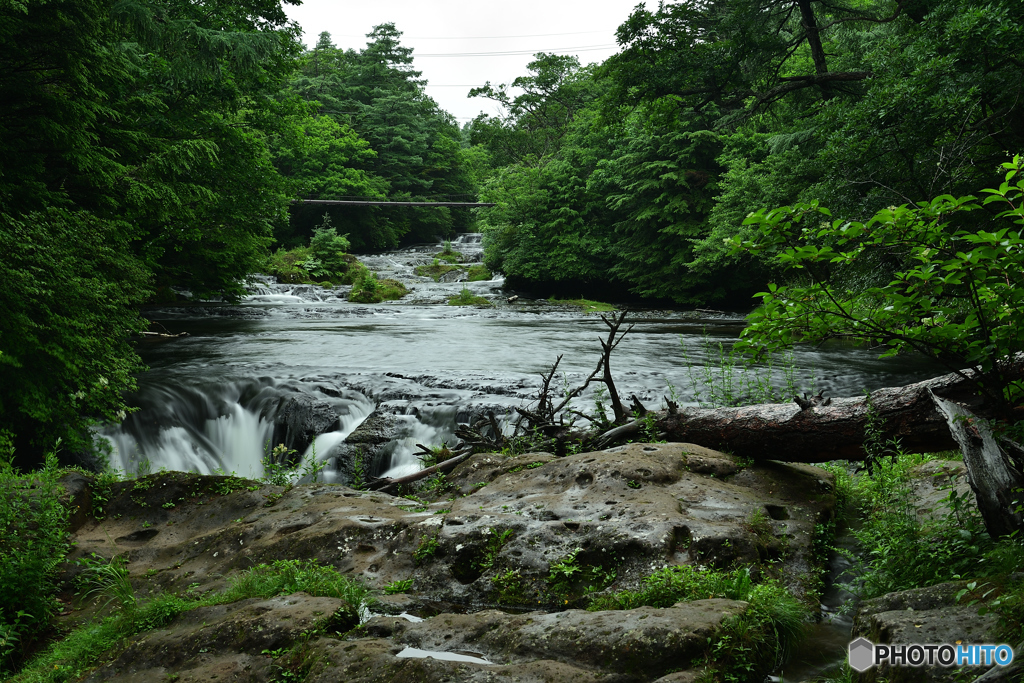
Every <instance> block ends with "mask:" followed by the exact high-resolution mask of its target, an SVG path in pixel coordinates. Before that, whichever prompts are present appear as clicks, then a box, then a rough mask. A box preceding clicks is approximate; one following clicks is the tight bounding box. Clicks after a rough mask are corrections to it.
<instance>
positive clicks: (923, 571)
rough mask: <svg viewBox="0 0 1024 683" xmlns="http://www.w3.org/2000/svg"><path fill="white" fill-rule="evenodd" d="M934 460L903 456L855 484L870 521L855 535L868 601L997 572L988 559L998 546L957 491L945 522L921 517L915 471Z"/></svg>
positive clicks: (863, 590) (881, 464)
mask: <svg viewBox="0 0 1024 683" xmlns="http://www.w3.org/2000/svg"><path fill="white" fill-rule="evenodd" d="M932 458H933V456H930V455H909V454H904V453H899V454H898V455H897V457H896V458H894V459H892V460H883V461H880V462H879V463H877V466H876V468H875V472H874V474H873V475H872V476H871V477H861V478H860V479H858V480H857V482H856V483H855V485H854V495H855V497H856V498H857V499H858V501H859V504H860V506H861V513H862V516H863V517H864V525H863V527H862V528H861V529H859V530H857V531H854V535H855V536H856V538H857V541H858V543H859V544H860V545H861V547H862V549H863V551H864V554H865V558H866V559H865V561H864V562H863V563H862V567H861V575H860V578H859V580H860V582H861V585H860V592H861V594H862V595H863V596H864V597H874V596H876V595H882V594H884V593H889V592H891V591H897V590H906V589H909V588H918V587H923V586H931V585H934V584H937V583H942V582H943V581H949V580H951V579H954V578H957V577H959V576H961V575H964V576H967V575H971V576H977V572H978V571H979V570H981V571H983V572H990V571H993V570H994V569H995V567H989V566H988V565H990V564H992V563H991V562H986V561H984V560H985V557H986V555H987V554H989V553H991V552H993V551H995V550H996V548H997V544H996V543H995V542H994V541H993V540H992V539H991V538H990V537H989V535H988V533H986V531H985V528H984V524H983V523H982V520H981V514H980V513H979V512H978V510H977V508H976V507H975V506H974V505H973V503H970V502H969V501H966V500H964V499H963V498H962V497H960V496H958V495H957V494H956V491H955V490H954V489H951V490H950V496H949V497H948V498H947V499H946V505H947V513H946V515H945V516H944V517H943V519H941V520H937V521H930V522H922V521H921V520H920V519H919V518H918V515H917V508H918V504H917V499H916V497H915V496H914V494H913V491H912V489H911V486H910V470H911V469H912V468H913V467H915V466H916V465H919V464H921V463H922V462H926V461H927V460H930V459H932ZM1008 543H1011V544H1012V543H1013V542H1012V541H1010V542H1008Z"/></svg>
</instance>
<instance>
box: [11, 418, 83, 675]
mask: <svg viewBox="0 0 1024 683" xmlns="http://www.w3.org/2000/svg"><path fill="white" fill-rule="evenodd" d="M9 437H10V435H9V434H7V433H4V432H0V586H2V587H3V590H0V677H2V676H3V674H4V672H5V671H7V670H8V669H9V668H10V665H11V664H13V663H15V662H16V660H17V659H18V658H19V655H20V653H21V652H24V651H27V649H28V648H30V647H31V646H32V645H33V643H34V641H35V639H36V638H37V636H38V634H39V632H40V631H42V630H44V629H45V628H46V627H47V626H48V625H49V620H50V617H51V616H52V615H53V614H54V612H55V611H56V608H57V599H56V586H55V578H56V574H57V571H58V570H59V568H60V565H61V563H62V562H63V561H64V557H65V555H66V554H67V551H68V543H67V520H68V511H67V508H66V507H65V506H64V505H63V504H62V503H61V496H62V495H63V494H64V489H63V488H61V486H60V484H59V483H58V481H57V479H58V477H59V474H60V472H59V471H58V469H57V459H56V456H54V455H53V454H50V456H49V457H48V458H47V461H46V466H45V467H44V468H42V469H41V470H39V471H38V472H32V473H30V474H22V473H20V472H18V470H17V469H16V468H15V467H14V465H13V460H14V447H13V446H12V444H11V442H10V438H9Z"/></svg>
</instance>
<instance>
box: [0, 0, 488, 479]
mask: <svg viewBox="0 0 1024 683" xmlns="http://www.w3.org/2000/svg"><path fill="white" fill-rule="evenodd" d="M283 1H284V2H292V1H294V0H283ZM299 33H300V31H299V28H298V27H297V26H296V25H294V24H292V23H290V22H289V21H288V19H287V17H286V15H285V13H284V10H283V8H282V5H281V2H279V1H278V0H272V1H270V2H265V1H263V0H246V1H243V2H241V3H231V4H223V3H221V4H215V5H210V6H206V5H204V6H203V7H202V8H199V7H198V6H196V5H194V4H190V3H181V2H168V3H155V2H151V1H150V0H127V1H125V2H113V0H86V1H85V2H79V1H78V0H75V1H74V2H72V1H71V0H55V1H53V2H38V1H35V0H32V1H29V2H19V1H18V0H14V1H12V2H6V3H3V4H0V253H2V254H3V260H2V261H0V278H2V279H3V282H4V285H5V292H6V296H4V297H3V299H2V301H0V429H6V430H9V431H10V432H12V433H13V434H14V435H15V436H14V438H15V440H16V441H17V443H18V445H19V448H18V457H19V458H22V459H23V460H25V462H26V464H27V463H28V462H38V461H39V459H40V458H39V455H38V454H39V453H41V452H42V450H43V449H45V448H48V447H49V446H52V444H53V442H54V440H55V439H57V438H63V439H64V441H65V444H66V446H67V453H68V454H70V455H71V456H74V455H75V454H76V453H81V452H83V451H87V450H89V449H91V448H92V444H91V439H90V437H89V426H90V425H91V424H93V423H95V422H96V421H110V420H116V419H121V418H123V417H124V411H125V406H124V404H123V401H122V399H121V396H122V394H123V392H124V391H125V390H130V389H131V388H132V387H133V382H134V380H133V373H134V372H136V371H138V370H139V369H140V367H139V361H138V357H137V356H136V355H135V353H134V350H133V349H132V346H131V342H130V336H131V335H132V334H133V333H136V332H139V331H141V330H143V329H144V328H145V325H146V321H145V320H143V319H142V318H141V317H140V316H139V313H138V310H139V306H140V305H141V304H143V303H145V302H146V301H149V300H156V301H165V300H172V299H174V298H176V297H177V294H176V293H175V292H176V291H179V288H180V289H184V290H188V291H189V292H191V294H192V295H193V296H197V297H209V296H222V297H225V298H227V299H229V300H230V299H233V298H237V297H238V296H240V295H241V294H243V292H244V289H243V281H244V278H245V277H246V276H247V275H249V274H250V273H253V272H256V271H260V270H263V269H264V268H265V267H266V266H267V260H268V250H269V248H270V247H271V245H272V244H273V243H274V241H275V237H276V238H277V239H278V240H279V241H285V242H287V244H286V245H285V246H287V247H298V248H301V249H305V250H306V252H305V253H302V254H290V253H288V252H283V253H281V254H280V258H279V259H278V261H280V263H276V264H275V263H274V262H271V265H272V266H275V267H278V269H280V270H284V271H288V272H289V274H290V275H293V276H294V278H295V279H297V280H299V281H305V280H310V279H315V280H317V281H330V280H335V281H344V280H346V279H347V281H350V282H351V281H353V280H357V279H359V278H360V277H362V275H363V271H362V270H361V269H360V268H359V267H358V266H357V265H356V264H354V259H352V257H350V256H346V254H345V252H347V251H348V250H349V248H350V247H355V248H356V249H360V248H362V249H366V248H381V247H387V246H394V245H396V244H397V243H398V241H399V240H401V239H403V238H406V239H427V238H434V237H435V236H436V235H438V234H446V233H448V232H450V231H451V230H453V229H464V228H465V227H466V226H467V225H468V221H469V217H468V214H467V213H466V212H464V211H463V212H462V214H457V213H454V212H452V211H450V210H448V209H423V210H408V211H405V212H397V213H390V214H389V213H384V212H382V211H380V210H377V209H365V210H354V211H347V212H343V211H332V212H330V213H331V214H332V215H333V218H334V225H333V226H332V225H331V219H330V217H325V215H324V213H325V212H324V210H323V208H322V207H320V208H319V210H314V209H312V208H311V207H302V206H300V207H298V208H295V209H290V205H291V202H292V200H293V198H296V197H299V198H321V199H323V198H326V199H336V198H342V197H347V196H353V195H354V196H360V197H370V198H385V197H387V198H390V199H403V198H413V197H415V198H426V197H432V196H435V195H437V194H442V195H449V194H467V195H472V193H473V192H474V191H475V176H474V175H473V171H472V170H471V169H472V168H474V167H476V168H479V167H480V165H481V164H480V160H479V159H477V160H476V161H475V162H473V163H470V160H469V159H468V158H464V155H463V151H462V143H461V132H460V131H459V129H458V127H457V126H456V125H455V124H454V122H453V121H452V119H451V117H450V116H448V115H447V114H445V113H444V112H441V111H440V110H439V109H438V108H437V105H436V104H435V103H434V102H433V101H432V100H430V99H429V98H427V97H426V96H425V95H424V94H423V87H422V81H420V80H418V76H419V74H418V72H416V71H413V70H412V68H411V62H412V57H411V50H410V49H409V48H404V47H402V46H401V45H400V43H399V37H400V35H401V34H400V33H399V32H398V31H397V30H396V29H395V27H394V26H393V25H391V24H385V25H382V26H380V27H377V28H376V29H374V31H373V33H371V34H370V36H369V38H370V41H369V43H368V45H367V47H366V49H365V50H363V51H360V52H356V51H351V50H350V51H347V52H343V51H340V50H338V49H336V48H334V47H333V45H331V43H330V37H329V36H327V35H326V34H324V35H323V36H321V38H320V41H319V43H318V44H317V45H316V47H314V48H313V49H311V50H305V49H303V47H302V45H301V44H300V43H299V42H298V36H299ZM477 157H479V154H478V155H477ZM484 165H485V166H486V164H484ZM315 226H322V227H323V228H324V230H321V231H314V230H313V228H314V227H315ZM338 232H341V233H347V236H346V237H343V236H342V235H339V234H338ZM307 245H308V246H307ZM172 288H174V289H172Z"/></svg>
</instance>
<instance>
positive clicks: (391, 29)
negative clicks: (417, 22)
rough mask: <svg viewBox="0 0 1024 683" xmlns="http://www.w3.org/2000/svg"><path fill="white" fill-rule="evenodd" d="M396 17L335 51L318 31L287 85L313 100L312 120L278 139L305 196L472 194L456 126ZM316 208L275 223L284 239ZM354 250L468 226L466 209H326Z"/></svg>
mask: <svg viewBox="0 0 1024 683" xmlns="http://www.w3.org/2000/svg"><path fill="white" fill-rule="evenodd" d="M401 35H402V34H401V32H400V31H398V30H397V29H396V28H395V25H394V24H382V25H380V26H377V27H376V28H374V30H373V32H372V33H370V34H369V36H368V38H369V42H368V43H367V46H366V48H365V49H364V50H361V51H358V52H356V51H354V50H341V49H339V48H338V47H336V46H335V45H334V44H333V43H332V42H331V36H330V34H328V33H322V34H321V35H320V38H319V41H318V42H317V44H316V47H314V48H313V49H312V50H309V51H307V52H306V53H305V54H304V55H303V56H302V58H301V59H300V62H299V67H298V70H297V71H296V73H295V75H294V76H293V77H292V79H291V81H290V82H289V85H288V92H289V93H291V94H293V95H294V96H296V97H298V98H301V99H302V100H304V101H306V102H308V103H310V104H311V105H312V106H313V108H314V111H315V114H316V116H315V118H314V123H312V124H309V125H307V127H306V129H305V130H304V131H302V132H300V133H298V134H297V136H296V137H295V138H294V140H288V139H281V140H280V141H279V142H280V148H277V146H275V150H276V152H275V153H276V158H277V160H278V164H279V167H280V168H281V170H282V173H283V174H284V175H285V176H286V177H287V178H288V179H289V180H290V181H291V183H292V185H291V186H292V188H293V190H294V192H295V193H296V194H297V195H298V196H299V197H301V198H304V199H352V198H356V199H374V198H376V199H383V198H385V197H387V198H388V199H391V200H394V201H414V200H418V201H428V200H432V199H448V198H452V197H454V198H455V199H456V200H467V199H472V197H473V196H474V194H475V191H476V185H475V182H474V180H473V178H472V176H471V171H470V163H469V161H468V160H467V159H466V158H465V155H464V152H463V149H462V133H461V131H460V130H459V127H458V125H456V123H455V121H454V119H453V118H452V117H451V116H450V115H449V114H448V113H446V112H444V111H442V110H441V109H440V108H439V107H438V106H437V103H436V102H434V101H433V100H432V99H431V98H429V97H428V96H427V95H426V94H424V92H423V86H424V84H425V82H424V81H422V80H421V79H420V72H419V71H416V70H415V69H413V67H412V61H413V58H412V49H411V48H408V47H403V46H402V45H401V42H400V38H401ZM323 213H324V211H323V207H322V206H315V205H311V206H307V207H299V208H298V209H297V210H296V212H295V215H294V216H293V220H292V223H291V225H290V226H288V227H287V228H282V229H281V230H279V233H278V236H279V238H280V239H281V240H282V241H284V242H285V243H287V244H288V245H289V246H294V243H295V242H297V241H301V240H303V239H304V238H305V236H306V235H308V232H309V229H310V228H311V227H312V226H313V225H315V224H317V223H319V221H320V218H321V216H322V215H323ZM330 214H331V216H332V218H333V219H334V222H335V224H336V225H337V226H338V227H339V229H340V230H342V231H343V232H347V233H349V238H350V239H351V241H352V245H353V246H354V247H355V248H356V249H357V250H358V249H363V250H365V249H385V248H389V247H394V246H396V245H397V244H398V243H399V241H400V240H403V239H407V240H408V239H413V240H427V239H434V238H436V236H438V235H447V234H449V233H451V232H452V231H455V230H466V229H467V228H468V227H469V221H470V217H469V214H468V212H467V210H465V209H449V208H402V209H396V208H394V207H388V208H386V209H383V208H380V207H331V208H330Z"/></svg>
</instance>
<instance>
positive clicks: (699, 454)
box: [68, 444, 834, 607]
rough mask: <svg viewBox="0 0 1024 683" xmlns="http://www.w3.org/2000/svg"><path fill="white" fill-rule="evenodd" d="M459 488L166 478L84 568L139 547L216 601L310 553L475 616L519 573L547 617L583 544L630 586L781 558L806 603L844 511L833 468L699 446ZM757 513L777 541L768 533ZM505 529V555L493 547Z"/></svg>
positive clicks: (473, 463)
mask: <svg viewBox="0 0 1024 683" xmlns="http://www.w3.org/2000/svg"><path fill="white" fill-rule="evenodd" d="M450 478H451V481H452V482H453V483H454V484H455V485H456V486H458V487H460V489H462V490H465V491H467V492H468V493H469V495H466V496H465V497H460V498H457V499H456V500H453V501H449V500H444V499H442V500H441V501H439V502H436V503H431V504H427V505H421V504H420V503H418V502H416V501H412V500H408V499H404V498H399V497H396V496H390V495H386V494H383V493H376V492H364V491H354V490H352V489H349V488H347V487H344V486H338V485H325V484H312V485H302V486H296V487H294V488H282V487H274V486H260V485H259V484H258V483H256V482H248V481H245V480H239V479H232V478H228V477H206V476H200V475H191V474H184V473H174V472H172V473H164V474H158V475H151V476H149V477H146V478H144V479H140V480H136V481H129V482H123V483H120V484H116V485H115V486H114V487H113V488H112V490H111V492H110V501H109V502H108V503H107V504H106V506H105V511H106V517H105V519H103V520H101V521H96V520H91V521H89V522H88V523H86V524H85V525H84V526H83V527H82V528H81V529H79V530H78V532H77V533H76V534H75V539H74V540H75V541H76V543H77V546H76V548H75V552H74V553H73V554H72V557H71V559H72V560H74V559H77V557H79V556H82V555H88V553H91V552H95V553H97V554H98V555H101V556H103V557H111V556H112V555H114V554H117V553H120V552H124V551H128V554H129V559H130V565H129V569H130V571H131V574H132V576H133V577H134V580H135V582H136V584H137V587H138V588H140V589H142V590H145V589H146V588H147V587H148V588H160V589H165V590H181V589H183V588H184V587H185V586H188V585H190V584H193V583H197V584H199V586H198V587H199V589H200V590H208V589H216V588H221V587H223V586H224V585H225V577H227V576H229V575H230V574H231V572H233V571H237V570H244V569H248V568H250V567H252V566H254V565H256V564H259V563H262V562H272V561H274V560H278V559H294V558H302V559H306V558H309V559H316V560H318V561H319V562H321V563H323V564H327V565H331V566H334V567H336V568H337V569H339V570H340V571H342V572H345V573H348V574H352V575H355V576H358V577H359V578H360V579H362V580H363V581H365V582H366V583H367V584H368V585H370V586H371V587H376V588H382V587H383V586H384V585H387V584H388V583H391V582H393V581H397V580H405V579H410V578H414V579H415V581H416V584H415V590H416V592H417V593H418V594H420V595H422V596H424V597H429V598H430V599H432V600H443V601H451V602H458V603H463V604H472V605H481V604H488V603H493V601H494V598H495V584H494V581H493V579H494V578H495V577H496V576H498V575H499V574H501V573H507V572H509V571H517V572H519V575H520V576H521V578H522V582H523V591H522V595H521V598H522V602H523V603H524V604H532V605H533V606H534V607H536V606H538V603H540V604H545V605H546V604H552V603H553V602H554V601H555V599H556V598H555V596H553V595H551V594H550V592H549V591H548V589H547V583H546V581H547V577H548V575H549V570H550V567H551V565H552V564H555V563H557V562H559V561H560V560H562V559H564V558H566V557H567V556H568V555H569V554H570V553H573V552H574V551H576V550H577V549H579V550H578V553H577V563H578V564H580V565H586V566H591V567H601V568H602V571H604V572H605V575H606V576H608V577H614V579H615V583H614V584H612V586H611V588H613V589H616V590H618V589H621V588H624V587H634V586H635V585H637V584H638V583H639V581H640V579H641V578H642V577H643V576H645V575H647V574H649V573H650V572H651V570H652V569H654V568H660V567H663V566H666V565H674V564H688V563H694V564H699V565H707V566H730V565H732V564H733V563H734V562H755V561H758V560H761V561H764V560H775V561H776V562H777V563H778V564H777V566H778V567H779V568H780V569H781V571H780V574H781V575H782V576H783V578H784V579H786V580H788V581H790V583H791V587H792V588H793V589H794V590H796V591H797V592H798V593H799V592H800V591H801V590H802V588H803V587H802V584H800V583H799V582H798V581H796V580H795V577H798V576H801V575H806V574H808V572H809V571H810V567H811V563H812V556H811V548H810V545H811V539H812V538H813V531H814V525H815V524H816V523H818V522H822V521H825V520H826V519H828V518H830V516H831V515H832V514H833V506H834V496H833V494H832V478H831V475H829V474H828V473H826V472H824V471H823V470H819V469H817V468H814V467H810V466H805V465H783V464H779V463H767V464H763V465H753V466H750V467H747V468H742V469H741V467H740V466H739V465H738V464H737V463H736V462H735V460H734V459H732V458H731V457H730V456H727V455H725V454H721V453H717V452H715V451H710V450H708V449H704V448H701V447H698V446H693V445H689V444H631V445H629V446H625V447H620V448H616V449H611V450H609V451H602V452H596V453H580V454H577V455H572V456H568V457H564V458H555V457H553V456H551V455H549V454H527V455H521V456H518V457H515V458H505V457H503V456H500V455H494V454H480V455H476V456H473V457H471V458H470V459H468V460H467V461H465V462H464V463H462V464H461V465H460V466H459V467H458V468H456V470H455V471H454V472H453V473H452V475H451V477H450ZM479 484H484V485H483V486H480V485H479ZM224 491H230V492H229V493H226V494H223V493H222V492H224ZM754 515H760V516H761V517H762V519H763V520H764V521H766V523H767V527H766V528H767V529H770V532H769V533H765V530H766V529H765V528H764V527H762V528H761V529H760V533H755V530H753V529H752V527H751V525H750V524H749V522H750V520H751V519H752V518H753V516H754ZM505 532H510V533H508V534H507V535H506V536H505V540H506V542H505V543H504V545H501V546H500V548H498V549H497V552H494V550H493V545H492V544H493V538H494V537H495V536H496V535H503V534H505ZM431 543H436V549H435V551H434V552H433V553H432V554H431V553H426V554H423V553H421V557H420V558H419V561H418V562H419V566H417V560H415V559H414V553H416V551H417V550H418V549H422V548H423V547H425V544H426V545H429V544H431ZM489 548H491V549H490V550H489ZM72 573H73V570H72V569H70V568H69V574H68V576H69V577H70V574H72ZM570 606H571V605H570Z"/></svg>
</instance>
